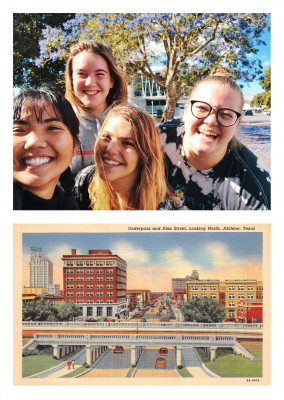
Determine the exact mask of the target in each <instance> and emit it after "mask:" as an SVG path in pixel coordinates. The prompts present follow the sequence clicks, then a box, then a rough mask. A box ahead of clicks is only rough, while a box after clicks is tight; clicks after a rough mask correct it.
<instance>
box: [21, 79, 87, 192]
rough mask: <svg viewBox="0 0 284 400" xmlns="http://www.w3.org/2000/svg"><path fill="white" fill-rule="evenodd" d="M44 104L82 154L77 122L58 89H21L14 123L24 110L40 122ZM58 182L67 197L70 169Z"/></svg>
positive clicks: (70, 179)
mask: <svg viewBox="0 0 284 400" xmlns="http://www.w3.org/2000/svg"><path fill="white" fill-rule="evenodd" d="M46 102H48V103H49V104H50V105H51V106H52V108H53V110H54V113H55V115H56V116H57V118H58V119H59V120H60V121H61V122H63V124H64V125H66V127H67V128H68V130H69V131H70V133H71V135H72V137H73V142H74V147H78V148H79V151H80V152H81V154H82V145H81V143H80V140H79V120H78V118H77V116H76V113H75V112H74V110H73V108H72V106H71V104H70V103H69V101H68V100H67V99H65V97H64V96H63V95H62V94H61V93H60V91H59V90H58V89H55V88H48V87H45V86H42V87H39V88H25V89H23V90H22V92H21V93H20V94H19V95H18V96H16V97H15V98H14V104H13V119H14V122H16V121H17V120H19V119H21V116H22V113H23V111H24V110H25V109H31V110H33V112H34V115H35V117H36V119H37V121H38V122H41V121H42V114H43V112H44V111H45V110H46V109H45V103H46ZM59 113H60V115H59ZM59 181H60V183H61V186H62V188H63V189H64V191H65V193H66V194H67V195H69V194H70V192H71V189H72V185H73V179H72V177H71V172H70V168H67V169H66V170H65V171H64V172H63V173H62V174H61V176H60V178H59Z"/></svg>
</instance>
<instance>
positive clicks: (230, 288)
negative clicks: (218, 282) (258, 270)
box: [229, 286, 254, 290]
mask: <svg viewBox="0 0 284 400" xmlns="http://www.w3.org/2000/svg"><path fill="white" fill-rule="evenodd" d="M229 290H236V289H235V286H229ZM237 290H245V287H244V286H238V289H237ZM247 290H254V287H253V286H248V287H247Z"/></svg>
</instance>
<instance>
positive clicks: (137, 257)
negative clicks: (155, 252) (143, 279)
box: [112, 240, 150, 266]
mask: <svg viewBox="0 0 284 400" xmlns="http://www.w3.org/2000/svg"><path fill="white" fill-rule="evenodd" d="M112 253H114V254H115V253H116V254H117V255H119V257H121V258H123V259H124V260H125V261H126V262H127V265H128V266H130V264H134V265H135V266H139V265H141V264H145V263H149V259H150V257H149V253H148V252H147V251H145V250H144V249H141V248H139V247H136V246H133V244H132V243H130V242H128V241H127V240H120V241H117V242H114V244H113V246H112Z"/></svg>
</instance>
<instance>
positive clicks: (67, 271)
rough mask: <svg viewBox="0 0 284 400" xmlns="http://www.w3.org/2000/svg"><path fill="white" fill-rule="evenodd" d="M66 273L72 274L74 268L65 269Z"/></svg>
mask: <svg viewBox="0 0 284 400" xmlns="http://www.w3.org/2000/svg"><path fill="white" fill-rule="evenodd" d="M66 274H74V269H73V268H67V269H66Z"/></svg>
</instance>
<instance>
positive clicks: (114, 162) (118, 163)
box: [104, 160, 123, 167]
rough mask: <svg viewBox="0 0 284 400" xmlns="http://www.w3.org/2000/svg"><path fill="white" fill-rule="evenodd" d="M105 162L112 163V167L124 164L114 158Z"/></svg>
mask: <svg viewBox="0 0 284 400" xmlns="http://www.w3.org/2000/svg"><path fill="white" fill-rule="evenodd" d="M104 163H105V164H107V165H110V166H111V167H116V166H118V165H123V164H122V163H120V162H118V161H114V160H104Z"/></svg>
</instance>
